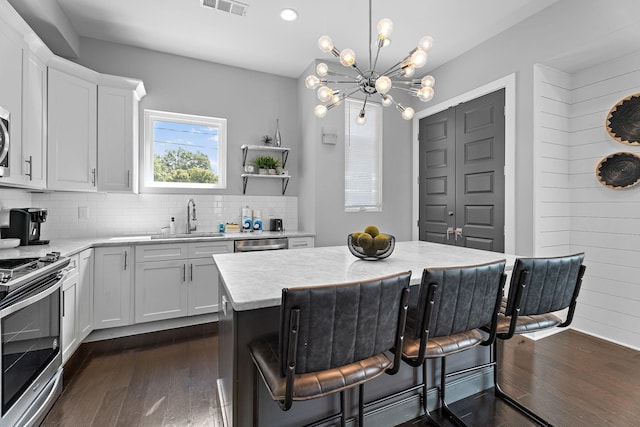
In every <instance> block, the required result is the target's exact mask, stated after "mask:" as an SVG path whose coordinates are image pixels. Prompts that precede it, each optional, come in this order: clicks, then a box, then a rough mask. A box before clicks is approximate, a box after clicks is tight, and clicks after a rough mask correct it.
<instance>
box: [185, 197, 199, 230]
mask: <svg viewBox="0 0 640 427" xmlns="http://www.w3.org/2000/svg"><path fill="white" fill-rule="evenodd" d="M191 205H193V209H191ZM197 221H198V218H196V202H195V201H194V200H193V199H189V201H188V202H187V234H191V232H192V231H196V228H197V227H198V223H197Z"/></svg>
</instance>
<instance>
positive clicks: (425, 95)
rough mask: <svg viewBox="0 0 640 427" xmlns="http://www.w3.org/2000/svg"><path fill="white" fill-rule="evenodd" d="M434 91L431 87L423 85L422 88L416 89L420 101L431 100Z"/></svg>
mask: <svg viewBox="0 0 640 427" xmlns="http://www.w3.org/2000/svg"><path fill="white" fill-rule="evenodd" d="M434 93H435V91H434V90H433V88H432V87H429V86H427V87H423V88H422V89H420V90H418V93H417V95H418V99H420V101H422V102H427V101H431V99H433V94H434Z"/></svg>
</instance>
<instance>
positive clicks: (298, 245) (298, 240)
mask: <svg viewBox="0 0 640 427" xmlns="http://www.w3.org/2000/svg"><path fill="white" fill-rule="evenodd" d="M313 245H314V239H313V237H289V249H302V248H312V247H313Z"/></svg>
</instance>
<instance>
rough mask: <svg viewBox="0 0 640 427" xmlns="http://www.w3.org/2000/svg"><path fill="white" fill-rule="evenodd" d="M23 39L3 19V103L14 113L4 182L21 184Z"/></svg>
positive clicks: (0, 62) (0, 50)
mask: <svg viewBox="0 0 640 427" xmlns="http://www.w3.org/2000/svg"><path fill="white" fill-rule="evenodd" d="M0 18H1V17H0ZM23 54H24V49H23V46H22V44H21V40H20V38H19V36H18V35H17V34H15V33H14V32H13V31H12V30H11V28H9V27H7V26H5V25H4V23H3V21H2V19H0V107H2V108H3V109H5V110H7V111H8V112H9V114H10V125H9V135H10V137H9V168H8V169H9V172H8V173H5V175H4V176H3V177H2V178H0V184H21V183H22V177H21V174H20V172H21V170H22V169H21V168H22V164H21V163H22V159H21V148H20V146H21V141H22V65H23V59H22V57H23Z"/></svg>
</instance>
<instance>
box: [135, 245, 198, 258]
mask: <svg viewBox="0 0 640 427" xmlns="http://www.w3.org/2000/svg"><path fill="white" fill-rule="evenodd" d="M187 247H188V244H187V243H162V244H159V245H139V246H136V262H146V261H168V260H176V259H185V258H187V254H188V249H187Z"/></svg>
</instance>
